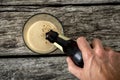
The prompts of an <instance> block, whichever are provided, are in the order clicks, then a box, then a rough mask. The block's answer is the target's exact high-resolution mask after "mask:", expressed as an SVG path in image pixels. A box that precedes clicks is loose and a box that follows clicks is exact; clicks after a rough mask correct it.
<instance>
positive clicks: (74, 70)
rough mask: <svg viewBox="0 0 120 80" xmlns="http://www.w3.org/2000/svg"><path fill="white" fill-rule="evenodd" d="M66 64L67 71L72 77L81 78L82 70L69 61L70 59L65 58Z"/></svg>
mask: <svg viewBox="0 0 120 80" xmlns="http://www.w3.org/2000/svg"><path fill="white" fill-rule="evenodd" d="M66 60H67V63H68V70H69V72H71V73H72V74H73V75H74V76H76V77H77V78H79V79H80V78H81V76H82V73H83V72H82V71H83V69H82V68H79V67H78V66H76V65H75V64H74V63H73V61H72V60H71V58H70V57H67V59H66Z"/></svg>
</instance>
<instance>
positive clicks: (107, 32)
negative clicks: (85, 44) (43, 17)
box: [0, 0, 120, 80]
mask: <svg viewBox="0 0 120 80" xmlns="http://www.w3.org/2000/svg"><path fill="white" fill-rule="evenodd" d="M119 3H120V1H119V0H1V1H0V80H77V78H75V77H74V76H72V75H71V74H70V73H69V72H68V70H67V63H66V56H65V55H64V54H63V53H61V51H60V50H56V51H54V52H53V53H51V55H50V56H40V55H39V54H37V53H33V52H31V51H30V50H29V49H27V48H26V46H25V44H24V42H23V39H22V29H23V25H24V23H25V22H26V21H27V19H28V18H30V17H31V16H32V15H34V14H37V13H50V14H53V15H54V16H56V17H57V18H58V19H59V20H60V21H61V22H62V24H63V28H64V32H65V35H66V36H68V37H70V38H73V39H77V38H78V37H79V36H85V37H87V39H88V40H89V41H91V40H92V39H93V38H99V39H101V40H102V42H103V44H104V45H105V46H110V47H112V48H113V49H114V50H116V51H120V4H119Z"/></svg>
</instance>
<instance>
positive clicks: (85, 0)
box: [0, 0, 120, 6]
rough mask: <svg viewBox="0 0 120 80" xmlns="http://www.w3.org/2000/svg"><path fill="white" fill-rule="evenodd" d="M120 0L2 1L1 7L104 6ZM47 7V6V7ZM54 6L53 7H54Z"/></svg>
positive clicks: (0, 2)
mask: <svg viewBox="0 0 120 80" xmlns="http://www.w3.org/2000/svg"><path fill="white" fill-rule="evenodd" d="M119 2H120V0H1V1H0V5H46V4H47V5H49V6H52V4H54V5H55V4H99V3H100V4H104V3H119ZM47 5H46V6H47ZM54 5H53V6H54Z"/></svg>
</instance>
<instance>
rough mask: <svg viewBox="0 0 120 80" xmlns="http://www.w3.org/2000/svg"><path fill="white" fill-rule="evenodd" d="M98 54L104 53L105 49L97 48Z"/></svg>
mask: <svg viewBox="0 0 120 80" xmlns="http://www.w3.org/2000/svg"><path fill="white" fill-rule="evenodd" d="M95 52H96V53H97V54H103V53H104V51H103V50H101V49H96V51H95Z"/></svg>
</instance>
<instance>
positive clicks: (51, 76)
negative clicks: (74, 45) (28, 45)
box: [0, 57, 78, 80]
mask: <svg viewBox="0 0 120 80" xmlns="http://www.w3.org/2000/svg"><path fill="white" fill-rule="evenodd" d="M0 80H78V79H77V78H75V77H74V76H72V75H71V74H70V73H69V72H68V70H67V64H66V61H65V57H51V58H47V57H46V58H12V59H11V58H8V59H0Z"/></svg>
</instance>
